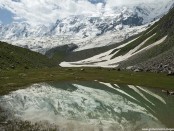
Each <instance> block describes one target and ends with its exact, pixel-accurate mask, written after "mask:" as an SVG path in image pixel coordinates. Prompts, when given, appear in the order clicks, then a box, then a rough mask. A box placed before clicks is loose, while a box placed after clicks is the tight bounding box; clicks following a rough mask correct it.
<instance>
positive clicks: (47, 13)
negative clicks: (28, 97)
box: [0, 0, 168, 25]
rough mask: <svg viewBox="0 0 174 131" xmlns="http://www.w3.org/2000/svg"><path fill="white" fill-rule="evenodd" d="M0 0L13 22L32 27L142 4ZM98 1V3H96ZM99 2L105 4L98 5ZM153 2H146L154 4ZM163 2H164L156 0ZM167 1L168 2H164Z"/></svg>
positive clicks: (111, 0)
mask: <svg viewBox="0 0 174 131" xmlns="http://www.w3.org/2000/svg"><path fill="white" fill-rule="evenodd" d="M91 1H92V0H0V8H5V9H8V10H10V11H11V12H12V13H14V14H15V16H14V20H18V21H20V20H22V21H26V22H28V23H30V24H32V25H38V24H45V25H46V24H50V23H54V22H55V21H56V20H57V19H58V18H64V17H67V16H69V15H84V14H85V15H94V14H95V15H96V14H100V13H101V9H102V7H104V8H105V11H107V10H109V9H112V8H113V7H115V6H120V5H130V4H138V3H142V1H143V0H93V1H94V3H95V4H93V3H92V2H91ZM96 1H98V2H96ZM100 1H101V2H102V1H104V2H106V3H105V4H104V3H100ZM154 1H155V0H146V2H154ZM156 1H164V0H156ZM165 1H168V0H165Z"/></svg>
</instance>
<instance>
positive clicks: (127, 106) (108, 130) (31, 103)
mask: <svg viewBox="0 0 174 131" xmlns="http://www.w3.org/2000/svg"><path fill="white" fill-rule="evenodd" d="M173 103H174V97H172V96H167V95H166V94H165V93H162V92H161V90H157V89H150V88H145V87H139V86H131V85H129V86H128V85H117V84H110V83H102V82H80V83H69V82H66V83H49V84H47V83H41V84H34V85H32V86H30V87H28V88H26V89H21V90H18V91H14V92H12V93H10V94H9V95H5V96H1V97H0V107H1V109H3V110H4V111H6V112H8V117H7V118H6V119H4V121H7V120H14V119H18V120H22V121H30V122H32V123H39V124H41V123H47V124H44V125H50V124H53V125H55V126H56V129H59V130H63V131H82V130H83V131H117V130H119V131H139V130H142V128H150V127H151V128H155V127H157V128H160V127H172V126H173V125H174V104H173ZM6 114H7V113H6ZM1 115H2V113H1ZM42 128H46V127H45V126H42Z"/></svg>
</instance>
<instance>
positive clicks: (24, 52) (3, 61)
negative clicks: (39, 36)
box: [0, 42, 56, 69]
mask: <svg viewBox="0 0 174 131" xmlns="http://www.w3.org/2000/svg"><path fill="white" fill-rule="evenodd" d="M53 66H56V63H55V62H54V61H53V60H51V59H49V58H47V57H46V56H44V55H41V54H39V53H36V52H33V51H30V50H28V49H24V48H21V47H16V46H13V45H9V44H7V43H5V42H0V69H18V68H20V69H29V68H43V67H53Z"/></svg>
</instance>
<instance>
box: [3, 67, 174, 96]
mask: <svg viewBox="0 0 174 131" xmlns="http://www.w3.org/2000/svg"><path fill="white" fill-rule="evenodd" d="M94 80H98V81H102V82H107V83H115V84H127V85H138V86H145V87H151V88H159V89H168V90H174V77H172V76H167V75H166V74H164V73H158V74H157V73H150V72H137V73H136V72H129V71H116V70H112V69H100V68H84V71H81V68H47V69H32V70H31V69H28V70H9V71H1V72H0V95H5V94H8V93H9V92H11V91H15V90H18V89H21V88H25V87H27V86H29V85H31V84H33V83H40V82H61V81H72V82H75V81H76V82H77V81H94Z"/></svg>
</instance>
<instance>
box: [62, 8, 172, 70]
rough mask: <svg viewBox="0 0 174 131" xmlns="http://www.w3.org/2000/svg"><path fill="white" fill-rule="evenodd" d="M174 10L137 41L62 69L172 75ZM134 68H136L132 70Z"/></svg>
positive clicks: (63, 63) (70, 63)
mask: <svg viewBox="0 0 174 131" xmlns="http://www.w3.org/2000/svg"><path fill="white" fill-rule="evenodd" d="M173 52H174V8H173V9H171V10H170V12H169V13H168V14H167V15H165V16H164V17H163V18H162V19H161V20H160V21H158V22H156V23H155V24H154V25H152V26H151V27H149V28H148V29H147V30H146V31H144V32H143V33H141V34H140V36H138V37H137V38H135V39H133V40H132V41H129V42H127V43H125V44H123V45H121V46H119V47H116V48H113V49H111V50H108V51H107V52H104V53H101V54H99V55H96V56H93V57H91V58H88V59H84V60H81V61H77V62H69V63H66V62H62V63H61V64H60V65H61V66H75V67H77V66H102V67H118V66H119V67H121V68H127V67H129V66H134V68H137V67H138V68H143V69H144V70H152V71H156V70H159V71H168V70H173V68H174V57H173V56H174V53H173ZM129 68H133V67H129Z"/></svg>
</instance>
